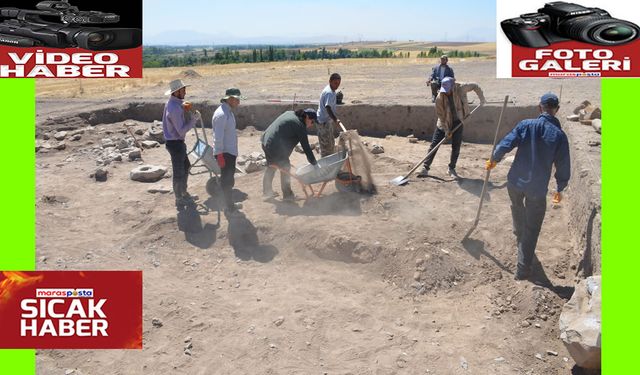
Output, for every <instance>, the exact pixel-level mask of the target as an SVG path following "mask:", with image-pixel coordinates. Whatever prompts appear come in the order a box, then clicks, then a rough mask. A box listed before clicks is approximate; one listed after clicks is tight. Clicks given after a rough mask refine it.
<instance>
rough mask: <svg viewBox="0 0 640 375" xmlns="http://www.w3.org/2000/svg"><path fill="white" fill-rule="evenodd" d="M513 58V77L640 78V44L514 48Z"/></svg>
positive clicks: (563, 43)
mask: <svg viewBox="0 0 640 375" xmlns="http://www.w3.org/2000/svg"><path fill="white" fill-rule="evenodd" d="M511 54H512V64H511V70H512V76H513V77H554V78H569V77H571V78H576V77H578V78H579V77H587V78H588V77H640V40H637V41H635V42H632V43H628V44H624V45H621V46H615V47H606V46H597V45H593V44H587V43H582V42H576V41H568V42H559V43H554V44H552V45H550V46H548V47H544V48H527V47H520V46H516V45H512V52H511Z"/></svg>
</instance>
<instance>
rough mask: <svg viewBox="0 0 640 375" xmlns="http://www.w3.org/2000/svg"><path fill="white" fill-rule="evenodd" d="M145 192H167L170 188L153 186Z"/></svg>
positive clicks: (169, 191)
mask: <svg viewBox="0 0 640 375" xmlns="http://www.w3.org/2000/svg"><path fill="white" fill-rule="evenodd" d="M147 192H148V193H151V194H169V193H171V189H170V188H168V187H154V188H149V189H147Z"/></svg>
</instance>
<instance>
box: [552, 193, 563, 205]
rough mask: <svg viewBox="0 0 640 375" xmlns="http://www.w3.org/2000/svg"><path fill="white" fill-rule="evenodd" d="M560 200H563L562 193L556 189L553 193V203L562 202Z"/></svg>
mask: <svg viewBox="0 0 640 375" xmlns="http://www.w3.org/2000/svg"><path fill="white" fill-rule="evenodd" d="M560 201H562V194H561V193H560V192H559V191H556V192H555V193H554V194H553V199H551V203H553V204H558V203H560Z"/></svg>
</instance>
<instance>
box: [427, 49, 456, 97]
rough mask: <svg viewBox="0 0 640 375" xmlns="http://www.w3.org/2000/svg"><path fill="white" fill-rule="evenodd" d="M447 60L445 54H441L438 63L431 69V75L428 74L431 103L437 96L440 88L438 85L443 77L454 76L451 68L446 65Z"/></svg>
mask: <svg viewBox="0 0 640 375" xmlns="http://www.w3.org/2000/svg"><path fill="white" fill-rule="evenodd" d="M448 62H449V57H448V56H447V55H442V56H441V57H440V65H436V66H434V67H433V69H432V70H431V75H430V76H429V80H428V81H427V85H430V86H431V103H435V102H436V97H437V96H438V90H440V85H441V84H442V81H443V80H444V78H445V77H451V78H455V76H454V74H453V69H452V68H451V67H450V66H449V65H447V63H448Z"/></svg>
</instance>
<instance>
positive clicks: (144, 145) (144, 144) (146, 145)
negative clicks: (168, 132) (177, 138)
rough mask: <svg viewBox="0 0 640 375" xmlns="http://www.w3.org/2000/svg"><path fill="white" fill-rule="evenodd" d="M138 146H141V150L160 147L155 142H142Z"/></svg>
mask: <svg viewBox="0 0 640 375" xmlns="http://www.w3.org/2000/svg"><path fill="white" fill-rule="evenodd" d="M140 144H141V145H142V148H154V147H160V143H159V142H157V141H142V142H140Z"/></svg>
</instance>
